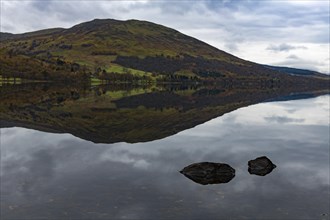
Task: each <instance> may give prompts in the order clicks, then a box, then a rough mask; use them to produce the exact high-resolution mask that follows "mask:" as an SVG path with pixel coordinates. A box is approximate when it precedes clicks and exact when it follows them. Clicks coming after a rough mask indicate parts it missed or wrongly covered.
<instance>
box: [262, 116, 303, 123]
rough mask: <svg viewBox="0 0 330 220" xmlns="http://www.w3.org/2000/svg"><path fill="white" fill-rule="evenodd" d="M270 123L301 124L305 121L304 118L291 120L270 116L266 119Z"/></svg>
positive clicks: (284, 117)
mask: <svg viewBox="0 0 330 220" xmlns="http://www.w3.org/2000/svg"><path fill="white" fill-rule="evenodd" d="M264 119H265V120H266V121H268V122H276V123H279V124H285V123H301V122H304V121H305V119H303V118H289V117H286V116H270V117H265V118H264Z"/></svg>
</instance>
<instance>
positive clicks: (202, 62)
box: [0, 19, 310, 82]
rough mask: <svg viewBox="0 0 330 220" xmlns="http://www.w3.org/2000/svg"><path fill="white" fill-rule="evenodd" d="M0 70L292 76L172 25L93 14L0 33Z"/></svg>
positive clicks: (105, 76)
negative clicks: (66, 23) (72, 22)
mask: <svg viewBox="0 0 330 220" xmlns="http://www.w3.org/2000/svg"><path fill="white" fill-rule="evenodd" d="M0 36H1V46H0V62H1V71H0V74H1V75H2V77H4V78H9V77H19V78H28V79H38V80H61V81H66V82H67V81H86V80H90V78H91V77H92V78H99V79H102V80H107V81H108V82H116V81H137V80H143V81H148V82H150V81H155V80H158V81H180V82H182V81H196V80H205V79H206V80H219V79H228V78H231V79H258V80H282V81H285V80H293V79H294V80H296V81H298V80H297V79H295V78H293V77H292V76H288V74H285V73H281V72H280V71H277V70H274V69H270V68H266V67H264V66H263V65H259V64H255V63H252V62H249V61H245V60H242V59H239V58H238V57H235V56H233V55H230V54H228V53H226V52H224V51H221V50H219V49H217V48H215V47H212V46H210V45H208V44H206V43H204V42H202V41H199V40H197V39H195V38H192V37H189V36H187V35H184V34H182V33H180V32H178V31H176V30H174V29H171V28H168V27H165V26H162V25H158V24H154V23H150V22H147V21H138V20H128V21H118V20H112V19H104V20H101V19H96V20H93V21H89V22H85V23H81V24H78V25H76V26H73V27H72V28H69V29H63V28H53V29H46V30H41V31H36V32H31V33H25V34H16V35H14V34H9V33H1V35H0ZM309 80H310V79H309Z"/></svg>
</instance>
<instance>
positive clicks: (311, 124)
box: [1, 90, 330, 219]
mask: <svg viewBox="0 0 330 220" xmlns="http://www.w3.org/2000/svg"><path fill="white" fill-rule="evenodd" d="M183 93H184V95H185V96H189V100H191V99H193V98H192V97H194V96H193V95H191V93H189V92H187V90H185V92H182V91H181V93H180V95H181V96H182V94H183ZM187 93H189V95H187ZM15 94H16V95H17V93H15ZM25 94H26V92H25ZM102 94H104V95H106V94H107V92H105V93H102ZM145 94H149V95H150V93H148V92H146V91H144V95H145ZM177 94H178V93H177ZM210 94H211V95H212V94H213V93H208V97H209V95H210ZM228 94H231V93H230V92H228ZM228 94H227V95H228ZM48 96H49V97H50V95H49V94H48ZM16 97H17V96H16ZM90 97H94V98H93V102H94V101H95V100H98V99H99V98H100V97H101V99H104V98H105V96H103V95H100V96H89V95H88V94H86V93H84V95H81V93H80V96H79V99H77V101H75V102H76V104H77V103H78V102H79V101H80V102H84V101H86V100H89V101H90V99H91V98H90ZM102 97H103V98H102ZM114 97H115V96H114V94H112V98H113V100H115V98H114ZM219 97H220V96H219ZM126 98H127V97H126ZM17 99H19V98H17ZM22 99H23V98H22ZM41 99H42V98H41ZM41 99H40V100H41ZM267 99H268V98H267ZM72 100H76V99H72ZM72 100H71V99H70V100H68V99H66V101H63V103H64V104H63V103H62V104H63V105H62V108H65V106H67V105H71V104H72V103H71V102H73V101H72ZM193 100H194V103H196V100H197V101H198V99H193ZM203 100H205V98H204V99H203ZM57 101H58V99H57ZM259 101H261V100H258V101H256V103H257V102H259ZM31 102H32V101H31ZM241 102H244V99H243V100H241V101H240V103H241ZM40 103H41V102H39V104H40ZM115 103H116V106H117V108H118V106H120V105H123V104H122V103H121V104H120V102H115ZM130 103H134V102H133V101H132V100H130ZM256 103H246V104H244V105H243V106H244V107H243V106H236V107H235V108H229V107H228V108H227V110H226V111H223V112H221V114H220V116H218V117H215V116H216V115H213V114H212V115H211V116H210V117H206V116H205V117H204V119H205V121H204V122H201V121H198V122H196V124H189V125H188V126H187V127H184V126H183V125H182V126H181V127H180V128H181V129H178V128H177V129H176V130H175V131H173V132H172V130H171V132H167V133H166V132H165V133H164V134H163V135H161V136H157V135H155V134H154V135H153V136H152V137H149V136H146V134H145V133H141V138H142V139H139V135H133V134H131V133H130V132H129V131H135V130H134V129H136V130H143V128H141V127H137V128H136V127H133V125H134V123H131V122H130V121H132V120H133V119H134V117H135V116H134V117H133V116H132V118H133V119H132V118H128V119H127V124H129V125H130V127H127V128H126V130H125V128H122V126H123V125H119V124H117V125H116V126H118V127H119V126H120V128H121V130H120V131H118V134H117V133H116V134H112V133H109V134H108V136H113V137H116V138H115V139H113V138H109V139H106V137H105V135H104V134H103V133H98V135H97V136H95V135H94V136H93V135H92V134H95V133H97V130H93V129H91V131H90V132H91V134H90V135H91V136H88V135H87V136H86V132H83V131H81V130H83V126H84V124H87V126H89V127H92V126H91V125H90V124H88V123H87V122H89V121H88V120H87V119H88V117H87V116H85V118H86V120H87V121H86V120H85V121H83V122H80V124H79V126H77V127H75V128H74V129H73V130H70V128H67V127H69V126H68V125H66V124H65V120H69V121H70V120H73V119H75V117H74V115H77V114H78V113H76V112H74V111H72V112H71V114H72V115H73V116H71V117H68V119H66V118H65V117H64V116H65V114H63V112H62V113H61V114H62V116H63V118H62V119H61V120H60V121H56V122H55V119H54V117H55V116H54V115H56V114H55V113H56V111H57V113H58V111H59V110H58V109H57V108H59V106H55V104H54V105H53V106H51V107H49V112H50V113H49V115H48V118H47V123H48V124H46V123H45V122H44V121H42V120H41V118H42V117H41V116H40V115H42V114H44V113H45V111H41V110H40V109H39V110H40V111H39V112H34V113H33V114H32V113H31V114H32V115H35V116H34V118H33V120H32V119H31V120H32V121H29V120H30V119H29V118H28V117H27V116H26V117H27V118H26V119H24V117H23V116H24V112H22V111H23V110H20V111H19V110H18V109H19V108H18V107H17V106H19V105H21V106H25V107H24V108H22V109H24V111H25V110H26V109H28V107H26V104H24V103H22V102H19V101H17V103H16V104H15V106H16V108H14V107H11V109H12V110H11V111H12V112H14V113H15V114H16V115H20V114H21V116H22V117H21V118H16V119H15V120H14V119H13V118H10V117H9V116H8V115H10V114H9V113H7V112H6V113H5V114H3V115H2V120H3V126H2V128H1V219H212V218H217V219H219V218H223V219H229V218H231V219H329V214H330V213H329V212H330V211H329V206H330V204H329V197H330V192H329V162H330V161H329V111H330V110H329V104H330V103H329V95H323V96H318V97H314V98H309V99H299V100H291V101H277V102H276V101H273V102H262V103H259V104H256ZM7 104H8V103H7ZM7 104H3V105H7ZM250 104H253V105H250ZM8 105H9V104H8ZM11 106H13V105H11ZM40 106H41V107H40V108H41V109H42V105H41V104H40ZM180 106H181V108H178V109H177V111H178V112H181V114H182V115H180V116H179V118H180V117H181V118H183V117H184V116H187V117H188V116H190V112H192V111H193V108H188V107H187V108H185V105H182V104H180ZM219 106H220V104H219V105H217V106H215V108H217V109H216V110H217V111H220V110H219V109H220V107H219ZM90 108H92V107H90ZM93 108H95V106H94V107H93ZM122 108H123V109H126V110H125V111H129V110H128V109H129V108H128V107H126V108H124V107H122ZM130 108H131V109H132V108H134V109H135V111H138V110H141V109H143V111H144V112H145V111H147V110H148V109H149V108H152V109H153V111H155V112H156V111H157V112H162V114H165V113H166V114H165V116H164V117H163V118H162V116H157V117H161V120H163V124H161V123H159V122H157V123H158V127H161V128H162V130H166V128H167V127H166V126H164V124H169V125H170V126H169V127H173V124H171V123H170V122H171V121H175V120H176V117H175V114H174V113H172V114H169V113H168V111H170V112H172V111H174V110H173V109H172V108H168V107H166V106H164V107H163V109H162V108H159V109H155V108H154V107H146V106H145V105H144V108H143V107H141V106H139V105H137V106H130ZM99 109H100V108H99ZM105 109H107V111H106V112H107V113H105V114H113V113H110V112H111V111H110V110H109V109H110V107H109V106H107V108H105V107H104V108H103V109H102V110H103V112H105ZM169 109H170V110H169ZM171 109H172V110H171ZM174 109H175V108H174ZM198 109H199V112H203V114H206V113H205V111H206V110H207V111H208V112H211V111H212V108H210V107H209V108H207V107H205V106H204V107H200V108H199V107H198ZM235 109H236V110H235ZM232 110H233V111H232ZM29 111H30V110H29ZM81 111H82V110H81ZM86 111H87V110H86ZM117 111H118V110H117ZM97 112H98V113H99V112H100V110H98V111H97ZM197 112H198V111H197ZM188 113H189V114H188ZM224 113H226V114H224ZM68 114H69V113H66V115H68ZM86 114H87V113H86ZM130 114H131V113H130ZM148 114H149V115H150V117H151V118H152V119H155V120H156V117H153V116H152V115H155V114H156V113H154V112H153V113H151V112H148ZM194 114H196V113H194ZM222 114H223V115H222ZM50 115H53V116H52V117H53V118H52V117H51V116H50ZM5 116H6V117H7V118H5V119H4V118H3V117H5ZM39 116H40V117H39ZM62 116H61V117H62ZM89 116H90V115H89ZM38 117H39V119H38ZM79 117H80V116H79ZM98 117H101V116H98ZM196 117H200V116H197V115H196ZM9 118H10V120H9ZM81 118H84V117H82V116H81ZM101 118H102V117H101ZM108 118H109V120H112V119H110V116H109V117H108ZM211 118H213V119H211ZM24 120H25V121H24ZM93 120H97V119H96V118H94V119H93ZM146 120H147V119H146ZM182 120H183V121H184V119H182ZM133 121H134V120H133ZM9 122H10V123H9ZM72 123H73V122H72ZM76 123H77V122H76ZM116 123H117V121H116ZM116 123H115V124H116ZM118 123H119V122H118ZM150 123H151V122H150V121H148V122H145V123H144V122H142V121H141V124H142V125H143V126H144V127H148V126H149V127H148V128H150V129H154V127H155V125H150ZM62 124H63V126H62V127H61V125H62ZM175 124H177V122H175ZM55 125H56V126H55ZM156 125H157V124H156ZM72 126H73V127H74V126H75V124H72ZM194 126H195V127H194ZM23 127H25V128H23ZM32 127H33V129H32ZM104 127H105V128H107V129H110V128H109V125H105V124H104V125H103V128H104ZM60 128H61V129H62V130H61V131H59V130H60ZM66 128H67V130H65V129H66ZM79 128H81V130H79ZM167 129H169V130H170V128H167ZM99 130H102V128H101V127H100V128H99ZM127 130H129V131H127ZM166 131H167V130H166ZM63 132H66V133H63ZM69 133H71V134H69ZM135 133H136V132H135ZM72 134H75V136H74V135H72ZM78 137H80V138H78ZM101 137H103V138H101ZM132 137H134V138H132ZM93 140H94V142H98V143H97V144H95V143H93ZM97 140H99V141H97ZM117 140H118V141H117ZM125 140H126V142H131V143H126V142H125ZM102 142H103V143H102ZM105 143H108V144H105ZM109 143H110V144H109ZM260 156H267V157H268V158H269V159H270V160H271V161H272V162H273V163H274V164H275V165H276V166H277V167H276V168H275V169H274V170H273V171H272V172H271V173H269V174H268V175H265V176H258V175H251V174H249V172H248V165H247V163H248V161H249V160H252V159H255V158H257V157H260ZM205 161H207V162H218V163H226V164H229V165H230V166H231V167H233V168H234V169H235V170H236V173H235V177H234V178H233V179H232V180H231V181H229V182H228V183H223V184H211V185H200V184H198V183H196V182H193V181H191V180H190V179H188V178H186V177H185V176H184V175H182V174H181V173H180V172H179V171H180V170H181V169H182V168H184V167H186V166H188V165H190V164H192V163H197V162H205Z"/></svg>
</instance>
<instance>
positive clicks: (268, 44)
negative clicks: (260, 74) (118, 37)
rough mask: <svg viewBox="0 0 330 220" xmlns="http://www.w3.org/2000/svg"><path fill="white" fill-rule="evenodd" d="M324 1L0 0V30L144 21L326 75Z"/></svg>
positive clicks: (326, 15) (247, 55)
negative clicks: (102, 20)
mask: <svg viewBox="0 0 330 220" xmlns="http://www.w3.org/2000/svg"><path fill="white" fill-rule="evenodd" d="M329 4H330V3H329V1H328V0H320V1H317V0H301V1H298V0H285V1H284V0H283V1H282V0H264V1H259V0H254V1H253V0H245V1H243V0H222V1H220V0H215V1H212V0H204V1H173V0H170V1H159V0H143V1H119V0H118V1H91V0H90V1H75V0H71V1H69V0H57V1H55V0H45V1H42V0H39V1H12V0H1V31H2V32H11V33H22V32H27V31H34V30H38V29H44V28H51V27H66V28H69V27H71V26H73V25H75V24H77V23H80V22H84V21H88V20H92V19H95V18H114V19H120V20H127V19H140V20H148V21H151V22H155V23H159V24H162V25H165V26H169V27H172V28H174V29H177V30H179V31H180V32H182V33H185V34H187V35H190V36H193V37H195V38H198V39H200V40H202V41H205V42H207V43H209V44H211V45H213V46H215V47H217V48H219V49H221V50H225V51H227V52H229V53H232V54H234V55H236V56H238V57H241V58H243V59H247V60H251V61H254V62H259V63H265V64H283V65H286V66H289V67H296V68H305V67H306V68H308V69H312V70H318V71H321V72H324V73H328V74H329V72H330V70H329V54H330V51H329V46H330V45H329V34H330V33H329ZM288 57H289V58H288ZM290 57H291V58H290ZM292 57H296V58H299V59H292Z"/></svg>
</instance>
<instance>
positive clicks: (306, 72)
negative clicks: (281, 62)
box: [264, 65, 325, 77]
mask: <svg viewBox="0 0 330 220" xmlns="http://www.w3.org/2000/svg"><path fill="white" fill-rule="evenodd" d="M264 66H265V67H267V68H270V69H273V70H277V71H279V72H283V73H287V74H292V75H299V76H319V77H325V74H323V73H319V72H317V71H313V70H305V69H297V68H292V67H284V66H269V65H264Z"/></svg>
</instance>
